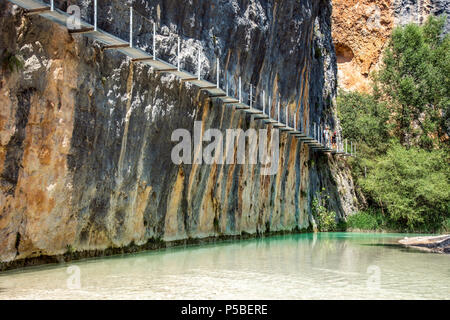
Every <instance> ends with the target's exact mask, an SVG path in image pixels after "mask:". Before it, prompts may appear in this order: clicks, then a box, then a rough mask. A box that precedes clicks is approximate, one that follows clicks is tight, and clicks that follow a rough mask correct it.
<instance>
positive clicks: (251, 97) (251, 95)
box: [250, 84, 253, 109]
mask: <svg viewBox="0 0 450 320" xmlns="http://www.w3.org/2000/svg"><path fill="white" fill-rule="evenodd" d="M251 108H253V86H252V84H250V109H251Z"/></svg>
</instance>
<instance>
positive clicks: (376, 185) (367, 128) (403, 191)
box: [338, 18, 450, 232]
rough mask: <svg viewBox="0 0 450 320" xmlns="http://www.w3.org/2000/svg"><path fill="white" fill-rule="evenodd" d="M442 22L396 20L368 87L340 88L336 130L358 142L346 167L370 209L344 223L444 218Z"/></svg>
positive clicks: (446, 107) (397, 223)
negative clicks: (354, 155)
mask: <svg viewBox="0 0 450 320" xmlns="http://www.w3.org/2000/svg"><path fill="white" fill-rule="evenodd" d="M443 25H444V20H443V19H437V18H430V19H429V20H428V21H427V23H426V24H425V25H424V26H417V25H414V24H411V25H407V26H405V27H401V28H397V29H396V30H395V31H394V33H393V35H392V39H391V42H390V44H389V46H388V48H387V50H386V52H385V54H384V60H383V65H382V67H381V69H380V71H379V72H378V73H377V74H375V75H374V91H373V94H361V93H346V92H340V95H339V98H338V108H339V116H340V119H341V123H342V127H343V131H344V132H343V133H344V135H345V136H346V137H348V138H349V139H352V140H353V141H355V142H356V143H357V145H358V150H359V152H358V157H357V158H356V159H352V160H350V164H351V165H352V169H353V170H352V172H353V175H354V178H355V180H356V182H357V184H358V185H359V186H360V187H361V189H362V191H363V193H364V194H365V196H366V198H367V199H368V203H369V207H370V208H369V209H373V210H368V211H366V212H363V213H358V214H356V215H355V216H353V217H350V218H349V219H348V221H347V223H348V226H350V227H354V228H359V229H367V228H370V229H372V230H374V229H373V228H385V227H387V226H389V227H392V226H394V227H395V228H396V229H401V230H408V231H419V230H420V231H430V232H431V231H437V230H439V229H445V228H446V227H445V225H446V224H448V220H449V218H450V213H449V211H450V185H449V184H450V166H449V159H450V155H449V146H448V134H449V133H448V131H449V130H448V127H449V122H450V120H449V117H448V115H449V112H450V98H449V96H450V94H449V93H450V80H449V75H450V36H449V35H447V36H442V35H441V33H442V30H443ZM446 221H447V222H446ZM356 226H359V227H356ZM361 226H365V228H361Z"/></svg>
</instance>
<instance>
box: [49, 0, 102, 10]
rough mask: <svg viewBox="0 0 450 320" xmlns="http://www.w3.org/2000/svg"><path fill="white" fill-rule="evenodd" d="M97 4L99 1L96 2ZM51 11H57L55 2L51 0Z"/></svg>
mask: <svg viewBox="0 0 450 320" xmlns="http://www.w3.org/2000/svg"><path fill="white" fill-rule="evenodd" d="M95 2H96V3H97V1H95ZM50 10H51V11H55V0H50Z"/></svg>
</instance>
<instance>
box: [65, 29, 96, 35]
mask: <svg viewBox="0 0 450 320" xmlns="http://www.w3.org/2000/svg"><path fill="white" fill-rule="evenodd" d="M94 31H95V30H94V28H81V29H72V30H69V33H70V34H82V33H91V32H94Z"/></svg>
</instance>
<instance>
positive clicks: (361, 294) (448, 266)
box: [0, 233, 450, 299]
mask: <svg viewBox="0 0 450 320" xmlns="http://www.w3.org/2000/svg"><path fill="white" fill-rule="evenodd" d="M404 236H405V235H399V234H367V233H365V234H360V233H323V234H299V235H288V236H276V237H270V238H265V239H254V240H243V241H234V242H224V243H220V244H211V245H203V246H191V247H184V248H173V249H167V250H160V251H152V252H143V253H138V254H133V255H123V256H115V257H109V258H101V259H90V260H84V261H78V262H73V263H70V264H59V265H48V266H44V267H33V268H26V269H22V270H15V271H10V272H4V273H0V299H450V255H440V254H432V253H423V252H420V251H416V250H408V249H403V248H399V247H397V246H396V243H397V241H398V240H399V239H401V238H403V237H404Z"/></svg>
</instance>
